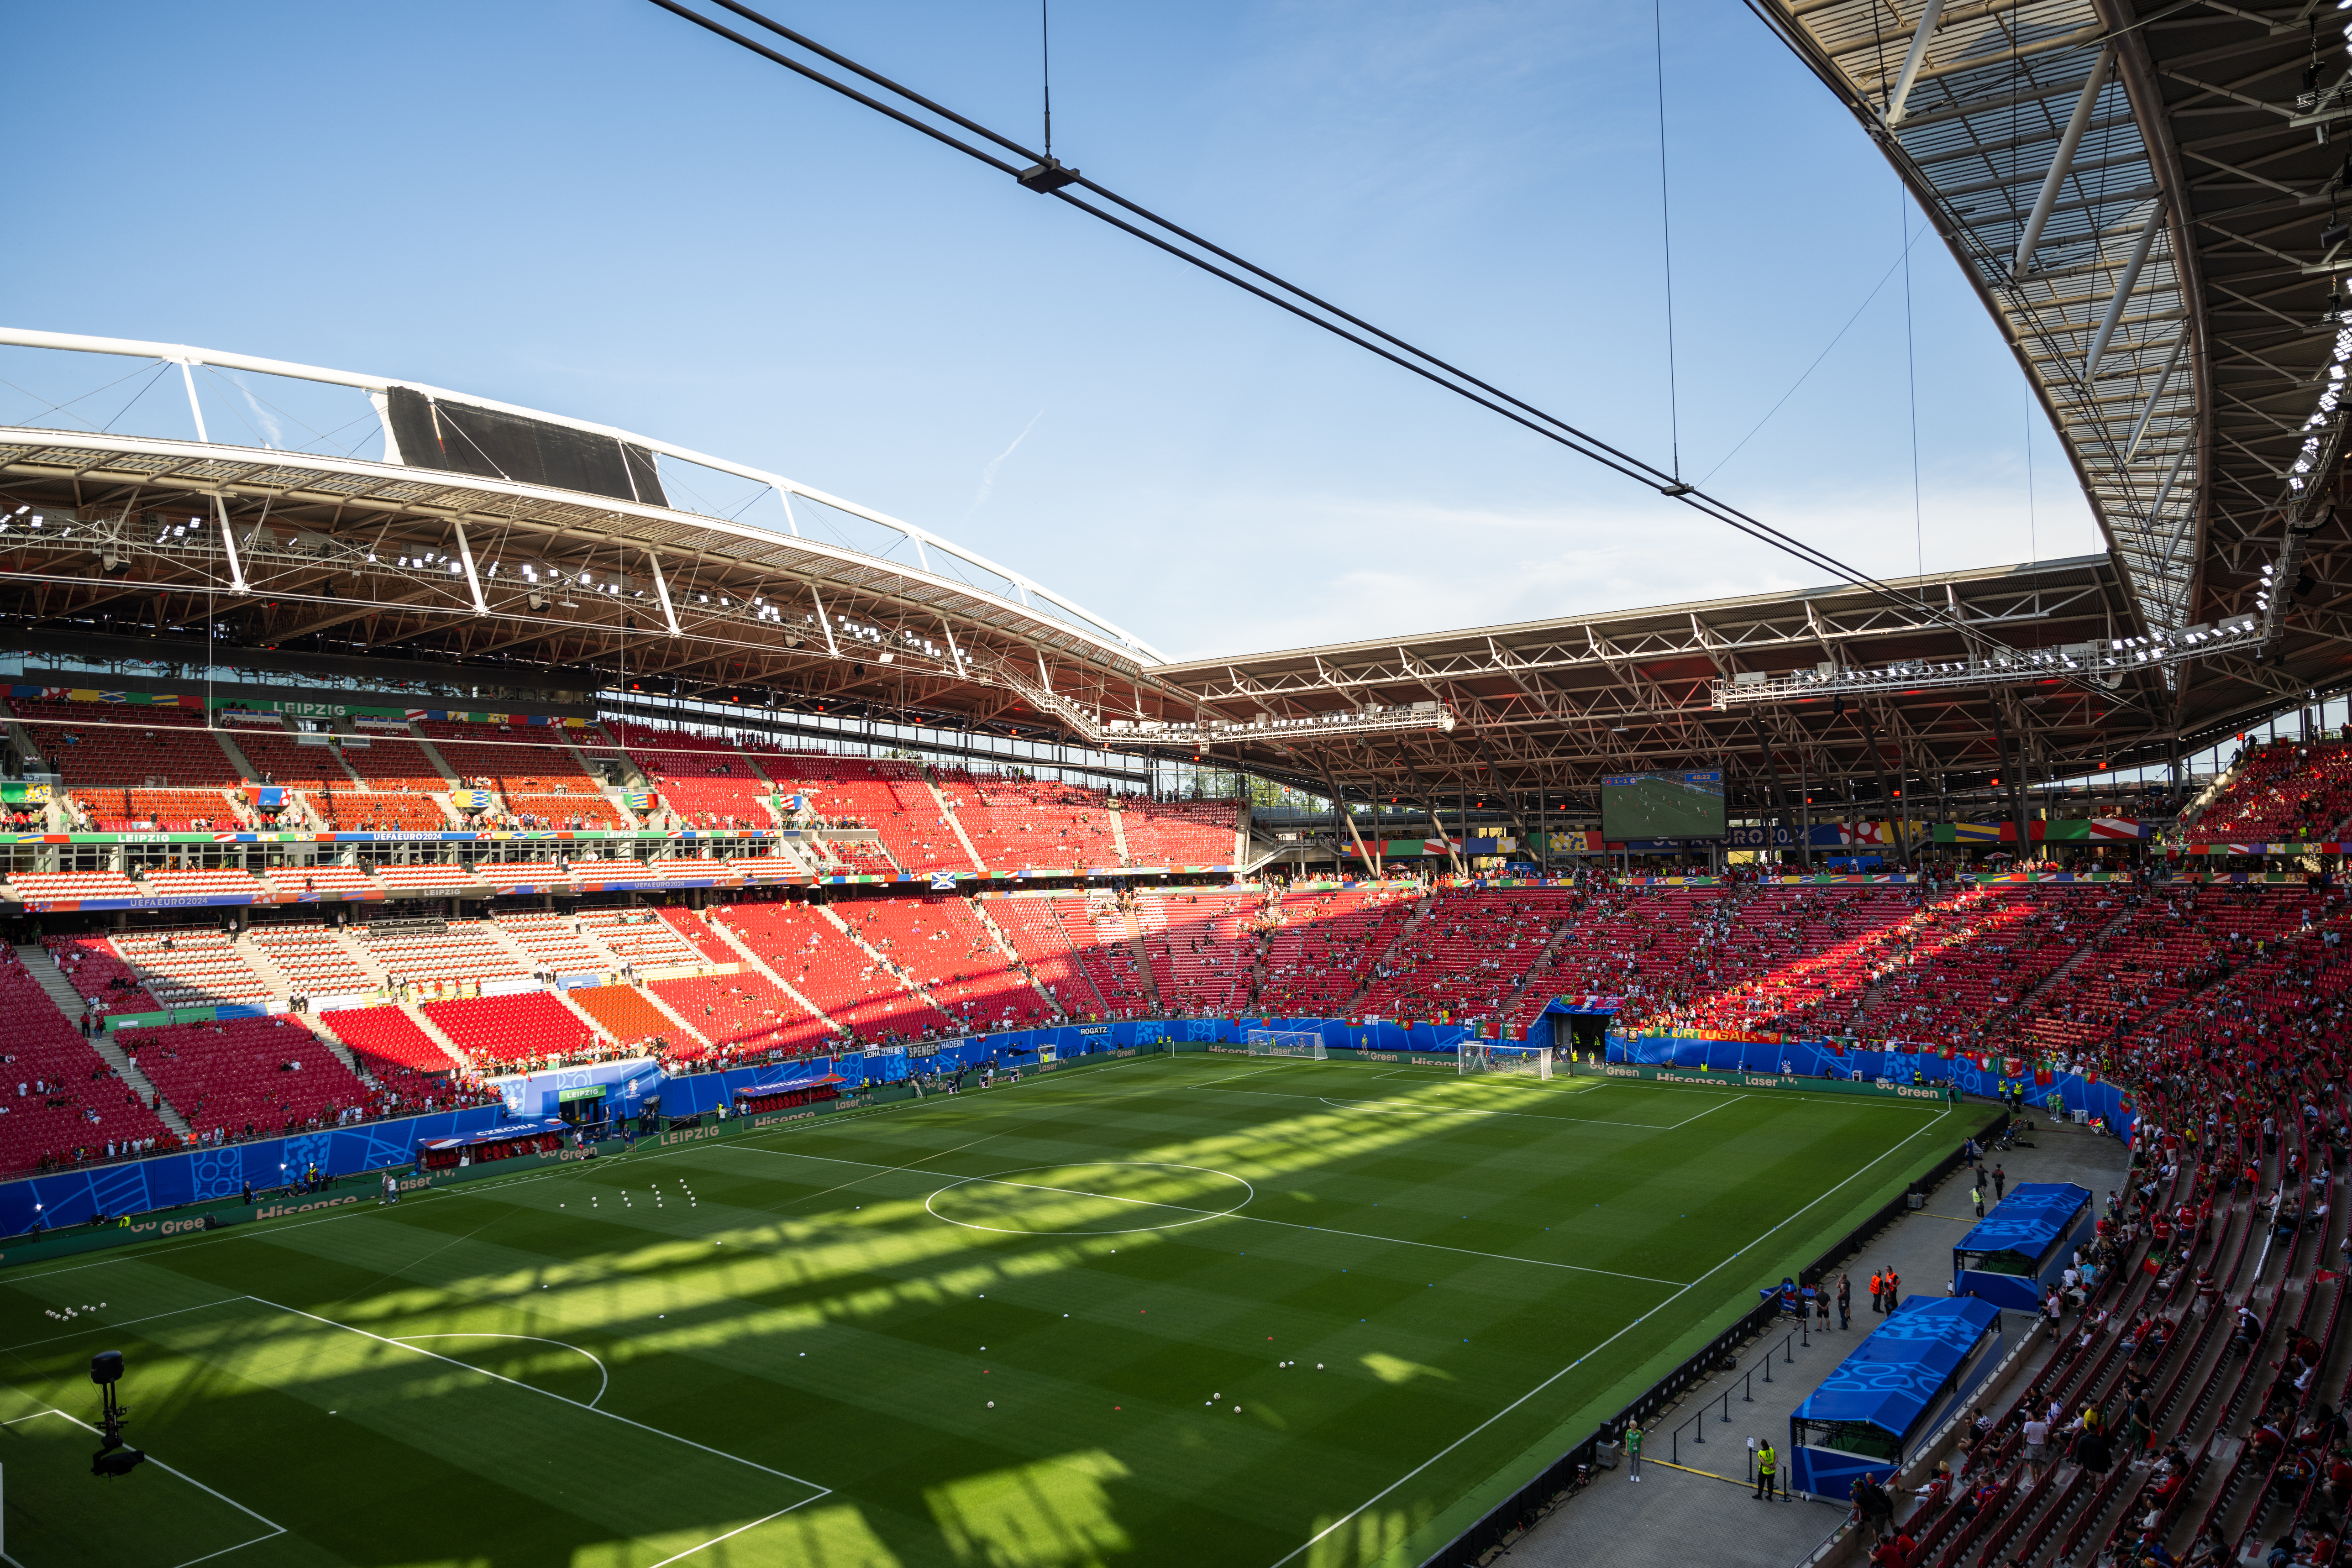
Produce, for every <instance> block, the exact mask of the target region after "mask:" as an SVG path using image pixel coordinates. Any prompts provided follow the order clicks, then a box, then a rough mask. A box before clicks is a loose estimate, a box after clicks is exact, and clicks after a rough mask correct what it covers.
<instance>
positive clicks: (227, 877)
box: [145, 870, 268, 898]
mask: <svg viewBox="0 0 2352 1568" xmlns="http://www.w3.org/2000/svg"><path fill="white" fill-rule="evenodd" d="M145 886H146V890H147V892H148V894H150V895H152V896H156V897H166V898H178V897H194V896H199V895H203V896H212V897H228V898H234V897H237V896H239V895H242V896H244V897H246V898H255V897H258V896H260V895H261V894H265V893H267V892H268V888H267V887H266V886H265V885H264V884H263V883H262V882H261V881H260V879H259V878H257V877H255V876H253V875H252V874H250V873H247V872H242V871H234V870H218V871H151V872H149V873H146V880H145Z"/></svg>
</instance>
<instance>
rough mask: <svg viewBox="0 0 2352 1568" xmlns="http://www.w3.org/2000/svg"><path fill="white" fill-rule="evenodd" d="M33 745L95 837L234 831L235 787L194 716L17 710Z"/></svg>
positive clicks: (66, 706) (122, 709)
mask: <svg viewBox="0 0 2352 1568" xmlns="http://www.w3.org/2000/svg"><path fill="white" fill-rule="evenodd" d="M15 706H16V712H17V715H18V716H20V717H21V718H23V719H25V720H26V725H25V732H26V735H27V736H29V737H31V738H32V741H33V744H34V745H35V746H37V747H39V748H40V750H41V751H42V753H43V754H44V755H45V756H47V757H48V758H51V759H52V760H53V761H54V762H55V763H56V764H57V768H58V773H59V775H60V777H61V778H62V779H63V781H64V784H65V787H66V790H67V792H68V795H69V796H71V797H72V798H73V799H74V800H77V801H78V802H79V803H80V805H81V807H82V808H83V810H86V811H88V812H89V815H90V816H91V818H92V819H94V820H95V821H97V823H98V825H99V831H101V832H124V831H143V830H144V829H146V828H155V829H161V830H163V831H173V832H188V831H196V830H195V829H194V824H195V823H198V822H212V823H217V824H219V825H221V826H224V827H235V826H236V824H237V821H238V817H237V814H236V808H235V807H234V806H232V805H231V804H230V803H229V800H228V799H227V797H226V795H225V794H224V793H223V791H224V790H226V789H233V788H235V787H236V784H237V783H238V782H239V780H238V779H237V776H236V773H237V770H236V767H235V766H234V765H233V764H231V763H230V761H229V759H228V753H227V752H226V751H224V750H222V749H221V747H220V744H219V742H217V741H215V739H214V738H213V737H212V735H211V734H210V732H209V731H207V730H206V729H205V716H204V714H203V713H202V712H201V711H198V710H194V709H188V708H177V707H162V706H137V707H134V706H131V705H129V704H114V703H106V704H99V703H42V702H18V703H16V705H15Z"/></svg>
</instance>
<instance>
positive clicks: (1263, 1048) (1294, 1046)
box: [1243, 1029, 1331, 1061]
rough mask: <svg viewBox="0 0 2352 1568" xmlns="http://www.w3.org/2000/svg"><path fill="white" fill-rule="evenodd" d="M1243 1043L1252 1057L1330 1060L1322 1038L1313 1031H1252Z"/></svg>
mask: <svg viewBox="0 0 2352 1568" xmlns="http://www.w3.org/2000/svg"><path fill="white" fill-rule="evenodd" d="M1243 1043H1244V1045H1246V1046H1247V1047H1248V1048H1249V1053H1250V1054H1251V1055H1252V1056H1292V1057H1301V1058H1305V1059H1307V1060H1311V1061H1329V1060H1330V1058H1331V1053H1330V1052H1329V1051H1327V1050H1325V1049H1324V1045H1323V1037H1322V1036H1321V1035H1319V1034H1317V1033H1316V1032H1315V1031H1314V1030H1303V1029H1254V1030H1250V1031H1249V1034H1248V1036H1247V1037H1246V1039H1245V1040H1244V1041H1243Z"/></svg>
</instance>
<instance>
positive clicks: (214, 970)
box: [114, 926, 269, 1008]
mask: <svg viewBox="0 0 2352 1568" xmlns="http://www.w3.org/2000/svg"><path fill="white" fill-rule="evenodd" d="M114 950H115V951H116V952H117V953H120V954H121V956H123V958H124V959H125V960H126V961H127V962H129V963H130V965H131V968H132V969H133V971H134V972H136V973H137V975H138V976H139V979H140V983H141V984H142V985H143V986H144V987H145V988H146V989H147V994H148V995H149V996H152V997H153V998H155V999H156V1000H157V1001H158V1002H161V1003H162V1004H163V1006H165V1007H167V1008H201V1007H216V1006H219V1005H220V1004H222V1003H225V1002H259V1001H266V1000H268V997H269V988H268V986H266V985H264V984H263V983H262V979H261V977H260V976H258V975H257V974H255V973H254V972H253V966H251V965H250V964H247V962H246V961H245V959H244V957H243V956H241V955H240V954H239V953H238V952H237V950H236V946H235V944H233V943H231V942H230V941H229V939H228V934H227V933H226V932H224V931H207V930H204V929H202V928H200V927H194V926H174V927H173V928H171V929H169V930H164V931H126V932H123V933H121V935H119V936H116V937H115V939H114Z"/></svg>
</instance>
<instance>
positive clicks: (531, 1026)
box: [423, 991, 597, 1068]
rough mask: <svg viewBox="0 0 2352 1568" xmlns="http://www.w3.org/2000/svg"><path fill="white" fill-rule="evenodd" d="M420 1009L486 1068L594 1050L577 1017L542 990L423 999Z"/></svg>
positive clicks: (592, 1036) (552, 1059) (592, 1039)
mask: <svg viewBox="0 0 2352 1568" xmlns="http://www.w3.org/2000/svg"><path fill="white" fill-rule="evenodd" d="M423 1010H424V1013H425V1017H426V1018H429V1019H432V1020H433V1023H434V1027H436V1029H438V1030H440V1031H441V1032H442V1033H444V1034H446V1035H447V1036H448V1037H449V1038H450V1039H451V1040H454V1041H455V1042H456V1043H457V1049H459V1050H460V1051H464V1052H465V1053H466V1054H467V1056H470V1057H472V1058H473V1059H474V1060H475V1061H478V1062H480V1063H482V1064H483V1065H484V1066H486V1067H493V1066H494V1065H495V1066H504V1067H509V1068H511V1067H516V1066H520V1065H522V1064H524V1063H528V1062H550V1063H551V1062H559V1061H570V1060H572V1059H574V1058H578V1057H583V1056H590V1055H593V1054H596V1043H597V1042H596V1036H595V1034H594V1032H593V1030H590V1029H589V1028H588V1026H587V1025H585V1024H583V1023H582V1022H581V1021H580V1015H579V1014H577V1013H575V1012H573V1011H572V1009H570V1008H567V1007H565V1006H564V1005H563V1004H562V1002H561V1001H559V1000H558V999H556V998H554V997H551V996H550V995H548V994H547V993H546V992H545V991H529V992H525V993H524V994H522V995H520V996H513V997H469V998H464V999H462V1000H458V1001H446V1002H426V1003H425V1004H424V1009H423Z"/></svg>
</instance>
